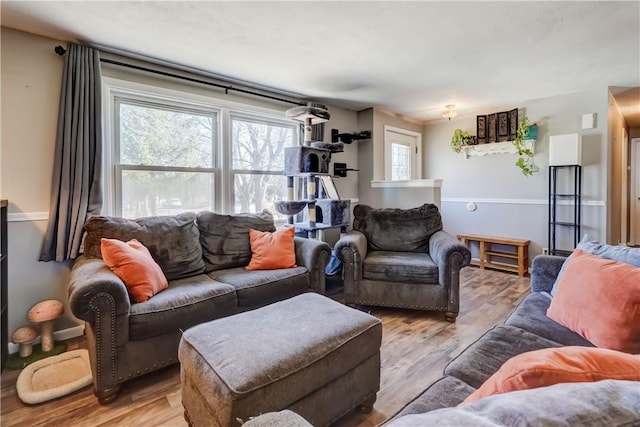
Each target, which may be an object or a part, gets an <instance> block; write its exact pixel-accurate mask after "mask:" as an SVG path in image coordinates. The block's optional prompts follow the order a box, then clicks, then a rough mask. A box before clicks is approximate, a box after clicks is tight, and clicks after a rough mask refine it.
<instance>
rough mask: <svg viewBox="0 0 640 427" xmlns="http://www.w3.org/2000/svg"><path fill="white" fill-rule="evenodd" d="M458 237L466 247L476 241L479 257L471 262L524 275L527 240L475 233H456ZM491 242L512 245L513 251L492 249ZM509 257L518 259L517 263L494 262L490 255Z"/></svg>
mask: <svg viewBox="0 0 640 427" xmlns="http://www.w3.org/2000/svg"><path fill="white" fill-rule="evenodd" d="M457 237H458V239H459V240H462V243H464V244H465V245H466V246H467V248H469V243H470V242H478V246H479V248H480V259H479V261H478V262H472V264H474V265H478V266H479V267H480V268H481V269H484V268H485V267H489V268H495V269H497V270H503V271H512V272H514V273H518V276H520V277H524V275H525V273H526V272H527V271H528V268H529V240H524V239H511V238H508V237H495V236H478V235H476V234H458V236H457ZM492 244H496V245H504V246H513V247H514V249H515V252H505V251H498V250H493V249H492V248H491V245H492ZM494 256H495V257H500V258H511V259H515V260H517V261H518V264H517V265H509V264H506V263H502V262H500V263H496V262H495V261H494V260H493V258H492V257H494Z"/></svg>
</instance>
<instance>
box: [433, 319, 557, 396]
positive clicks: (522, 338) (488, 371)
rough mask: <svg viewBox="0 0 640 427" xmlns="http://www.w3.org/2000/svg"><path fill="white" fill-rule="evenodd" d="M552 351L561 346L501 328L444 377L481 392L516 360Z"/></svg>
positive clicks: (465, 354) (485, 337)
mask: <svg viewBox="0 0 640 427" xmlns="http://www.w3.org/2000/svg"><path fill="white" fill-rule="evenodd" d="M549 347H560V344H558V343H556V342H553V341H550V340H548V339H545V338H542V337H539V336H537V335H534V334H532V333H531V332H527V331H525V330H523V329H520V328H515V327H513V326H506V325H498V326H496V327H494V328H493V329H490V330H489V331H487V332H486V333H485V334H484V335H482V336H481V337H480V338H478V340H477V341H476V342H474V343H473V344H471V345H470V346H469V347H467V349H466V350H464V351H463V352H462V353H461V354H460V355H459V356H458V357H456V358H455V359H454V360H452V361H451V362H450V363H449V364H448V365H447V366H446V367H445V369H444V373H445V375H451V376H454V377H456V378H458V379H460V380H462V381H464V382H466V383H467V384H469V385H470V386H472V387H474V388H478V387H480V386H481V385H482V383H484V382H485V381H486V380H487V379H488V378H489V377H490V376H491V375H493V373H494V372H496V371H497V370H498V369H500V367H501V366H502V365H503V364H504V362H506V361H507V360H509V359H510V358H512V357H513V356H515V355H517V354H521V353H525V352H527V351H533V350H540V349H542V348H549Z"/></svg>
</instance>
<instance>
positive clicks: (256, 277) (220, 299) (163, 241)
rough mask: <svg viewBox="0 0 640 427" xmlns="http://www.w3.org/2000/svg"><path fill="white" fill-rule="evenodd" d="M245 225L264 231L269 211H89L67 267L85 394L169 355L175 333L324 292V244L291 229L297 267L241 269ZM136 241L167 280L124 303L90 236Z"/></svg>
mask: <svg viewBox="0 0 640 427" xmlns="http://www.w3.org/2000/svg"><path fill="white" fill-rule="evenodd" d="M249 228H253V229H256V230H260V231H274V230H275V226H274V223H273V217H272V216H271V214H270V213H269V212H267V211H264V212H262V213H260V214H237V215H220V214H216V213H213V212H208V211H203V212H199V213H198V214H197V217H196V214H195V213H193V212H191V213H183V214H179V215H176V216H158V217H149V218H141V219H137V220H128V219H124V218H114V217H93V218H91V219H90V220H89V221H87V223H86V225H85V231H86V235H85V240H84V254H83V255H82V256H81V257H79V258H78V259H77V260H76V261H75V263H74V265H73V267H72V270H71V277H70V284H69V289H68V296H69V306H70V308H71V311H72V312H73V314H74V316H76V317H77V318H79V319H81V320H84V322H85V334H86V336H87V341H88V345H89V354H90V358H91V364H92V370H93V378H94V393H95V394H96V396H97V397H98V400H99V401H100V403H103V404H104V403H108V402H110V401H112V400H113V399H115V398H116V396H117V393H118V391H119V390H120V387H121V384H122V383H123V382H125V381H127V380H130V379H132V378H135V377H138V376H140V375H143V374H146V373H148V372H151V371H154V370H157V369H160V368H162V367H165V366H168V365H171V364H173V363H177V362H178V358H177V354H178V344H179V342H180V338H181V335H182V332H183V331H184V330H186V329H187V328H190V327H191V326H194V325H197V324H199V323H202V322H206V321H209V320H213V319H216V318H220V317H224V316H228V315H231V314H235V313H239V312H243V311H247V310H251V309H254V308H257V307H261V306H264V305H267V304H270V303H273V302H276V301H280V300H284V299H287V298H290V297H292V296H295V295H298V294H301V293H304V292H317V293H320V294H324V290H325V272H324V269H325V266H326V264H327V262H328V260H329V257H330V255H331V248H330V247H329V245H327V244H326V243H323V242H320V241H317V240H311V239H304V238H298V237H295V251H296V264H297V267H295V268H290V269H281V270H261V271H253V270H252V271H248V270H246V269H245V266H246V265H247V264H248V263H249V261H250V259H251V248H250V245H249V237H248V234H249ZM102 237H106V238H115V239H119V240H123V241H127V240H130V239H133V238H135V239H137V240H138V241H140V242H141V243H142V244H143V245H145V246H146V247H147V248H148V249H149V251H150V252H151V254H152V256H153V258H154V260H155V261H156V262H157V263H158V264H159V265H160V267H161V268H162V271H163V272H164V274H165V276H166V277H167V279H168V280H169V287H168V289H165V290H164V291H162V292H160V293H158V294H157V295H155V296H153V297H152V298H151V299H149V300H148V301H146V302H143V303H134V302H132V300H131V299H130V297H129V295H128V293H127V289H126V287H125V285H124V283H123V282H122V280H120V278H119V277H118V276H116V275H115V274H114V273H112V272H111V270H110V269H109V268H108V267H107V266H106V265H105V263H104V262H103V260H102V258H101V252H100V239H101V238H102Z"/></svg>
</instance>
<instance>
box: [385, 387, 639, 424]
mask: <svg viewBox="0 0 640 427" xmlns="http://www.w3.org/2000/svg"><path fill="white" fill-rule="evenodd" d="M639 402H640V387H638V383H637V382H635V381H620V380H604V381H597V382H593V383H562V384H556V385H552V386H549V387H541V388H536V389H531V390H522V391H513V392H511V393H504V394H498V395H495V396H489V397H486V398H484V399H481V400H478V401H477V402H473V403H467V404H462V405H460V406H457V407H455V408H444V409H437V410H435V411H431V412H427V413H425V414H415V415H406V416H404V417H400V418H394V419H393V421H392V422H390V423H388V424H385V427H401V426H402V427H409V426H410V427H414V426H424V427H427V426H464V425H469V426H478V427H480V426H491V427H495V426H499V425H509V426H510V425H518V426H585V427H586V426H593V427H600V426H611V427H613V426H620V427H622V426H625V427H630V426H637V425H638V423H639V420H640V403H639Z"/></svg>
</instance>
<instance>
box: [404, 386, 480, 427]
mask: <svg viewBox="0 0 640 427" xmlns="http://www.w3.org/2000/svg"><path fill="white" fill-rule="evenodd" d="M475 390H476V389H475V388H473V387H471V386H470V385H469V384H467V383H465V382H464V381H462V380H459V379H458V378H456V377H442V378H440V379H439V380H438V381H436V382H434V383H433V384H431V385H430V386H429V388H428V389H426V390H425V391H424V392H423V393H422V394H421V395H420V396H418V397H417V398H415V399H414V400H413V401H411V402H410V403H409V404H408V405H407V406H405V407H404V408H402V410H401V411H400V412H398V414H396V415H395V416H394V417H393V419H397V418H400V417H402V416H405V415H411V414H422V413H425V412H429V411H433V410H435V409H440V408H449V407H451V406H456V405H459V404H460V403H462V401H463V400H464V399H465V398H466V397H467V396H469V395H470V394H471V393H473V392H474V391H475Z"/></svg>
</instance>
